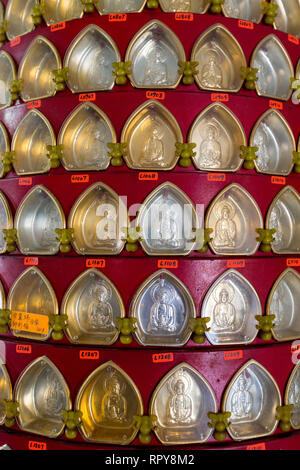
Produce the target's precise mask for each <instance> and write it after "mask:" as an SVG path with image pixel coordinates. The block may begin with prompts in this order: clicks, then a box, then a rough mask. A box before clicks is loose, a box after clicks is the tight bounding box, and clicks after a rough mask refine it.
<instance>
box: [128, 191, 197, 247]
mask: <svg viewBox="0 0 300 470" xmlns="http://www.w3.org/2000/svg"><path fill="white" fill-rule="evenodd" d="M136 226H137V227H140V228H141V242H140V243H141V246H142V248H143V250H144V251H145V252H146V253H147V254H148V255H157V256H159V255H162V254H165V255H167V254H168V255H188V254H189V253H190V252H191V251H192V250H193V248H194V245H195V242H194V241H193V240H194V238H195V234H194V233H193V232H194V229H197V228H199V220H198V216H197V213H196V210H195V207H194V204H193V203H192V201H191V200H190V199H189V198H188V196H187V195H186V194H185V193H184V192H183V191H181V189H179V188H178V187H177V186H175V185H174V184H172V183H170V182H166V183H163V184H161V185H159V186H158V187H157V188H156V189H154V190H153V191H152V192H151V193H150V194H149V195H148V196H147V197H146V199H145V200H144V202H143V204H142V207H141V209H140V211H139V213H138V216H137V219H136Z"/></svg>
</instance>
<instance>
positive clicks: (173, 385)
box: [149, 362, 218, 445]
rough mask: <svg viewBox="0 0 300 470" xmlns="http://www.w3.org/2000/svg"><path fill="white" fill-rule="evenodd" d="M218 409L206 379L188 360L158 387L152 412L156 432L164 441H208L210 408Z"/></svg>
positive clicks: (172, 442)
mask: <svg viewBox="0 0 300 470" xmlns="http://www.w3.org/2000/svg"><path fill="white" fill-rule="evenodd" d="M217 410H218V406H217V400H216V397H215V394H214V391H213V389H212V387H211V386H210V384H209V383H208V382H207V381H206V379H205V378H204V377H203V376H202V375H201V374H200V373H199V372H198V371H197V370H196V369H194V368H193V367H192V366H190V365H189V364H187V363H186V362H182V363H180V364H178V365H177V366H176V367H174V368H173V369H171V370H170V371H169V372H168V373H167V374H166V375H165V376H164V377H163V378H162V380H161V381H160V382H159V384H158V385H157V387H156V388H155V390H154V392H153V394H152V397H151V400H150V404H149V414H150V415H155V416H156V417H157V421H156V423H155V424H156V427H155V429H154V432H155V434H156V436H157V438H158V439H159V441H160V442H162V443H163V444H173V445H176V444H192V443H201V442H205V441H207V440H208V439H209V437H210V436H211V433H212V430H211V429H210V428H209V427H208V418H207V413H208V412H214V413H216V412H217Z"/></svg>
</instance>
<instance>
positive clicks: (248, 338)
mask: <svg viewBox="0 0 300 470" xmlns="http://www.w3.org/2000/svg"><path fill="white" fill-rule="evenodd" d="M256 315H262V308H261V303H260V300H259V297H258V295H257V292H256V291H255V289H254V288H253V286H252V285H251V284H250V282H249V281H248V280H247V279H246V278H245V277H244V276H242V275H241V274H240V273H239V272H238V271H236V270H235V269H229V270H228V271H225V272H224V273H223V274H222V275H221V276H220V277H219V278H218V279H217V280H216V281H215V282H214V284H213V285H212V286H211V287H210V289H209V290H208V292H207V294H206V296H205V298H204V301H203V304H202V309H201V317H203V318H204V317H208V318H210V321H209V323H208V324H207V326H208V327H209V328H210V330H209V331H208V332H206V336H207V339H208V341H209V342H210V343H211V344H214V345H223V344H228V345H229V344H249V343H252V342H253V341H254V339H255V338H256V335H257V328H256V323H257V322H256V320H255V316H256Z"/></svg>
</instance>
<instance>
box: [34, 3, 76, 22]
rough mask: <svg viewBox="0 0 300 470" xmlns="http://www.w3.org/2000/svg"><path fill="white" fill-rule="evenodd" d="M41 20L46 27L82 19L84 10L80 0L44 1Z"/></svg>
mask: <svg viewBox="0 0 300 470" xmlns="http://www.w3.org/2000/svg"><path fill="white" fill-rule="evenodd" d="M44 4H45V6H44V13H43V18H44V20H45V21H46V23H47V25H48V26H50V25H51V24H55V23H59V22H61V21H69V20H73V19H74V18H82V16H83V14H84V9H83V5H82V2H81V0H44Z"/></svg>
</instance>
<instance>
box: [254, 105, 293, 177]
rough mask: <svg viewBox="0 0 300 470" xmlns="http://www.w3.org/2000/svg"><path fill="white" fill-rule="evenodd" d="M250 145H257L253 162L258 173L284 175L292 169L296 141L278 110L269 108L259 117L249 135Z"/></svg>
mask: <svg viewBox="0 0 300 470" xmlns="http://www.w3.org/2000/svg"><path fill="white" fill-rule="evenodd" d="M250 146H252V147H258V151H257V152H256V155H257V156H258V158H257V160H255V161H254V164H255V167H256V169H257V171H258V172H259V173H266V174H273V175H284V176H286V175H289V174H290V172H291V171H292V169H293V151H294V150H295V149H296V142H295V138H294V135H293V133H292V130H291V128H290V126H289V124H288V123H287V121H286V120H285V119H284V117H283V116H282V114H281V113H280V112H279V111H277V110H275V109H269V110H268V111H266V112H265V113H264V114H263V115H262V116H261V117H260V118H259V120H258V121H257V123H256V124H255V126H254V128H253V130H252V133H251V136H250Z"/></svg>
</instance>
